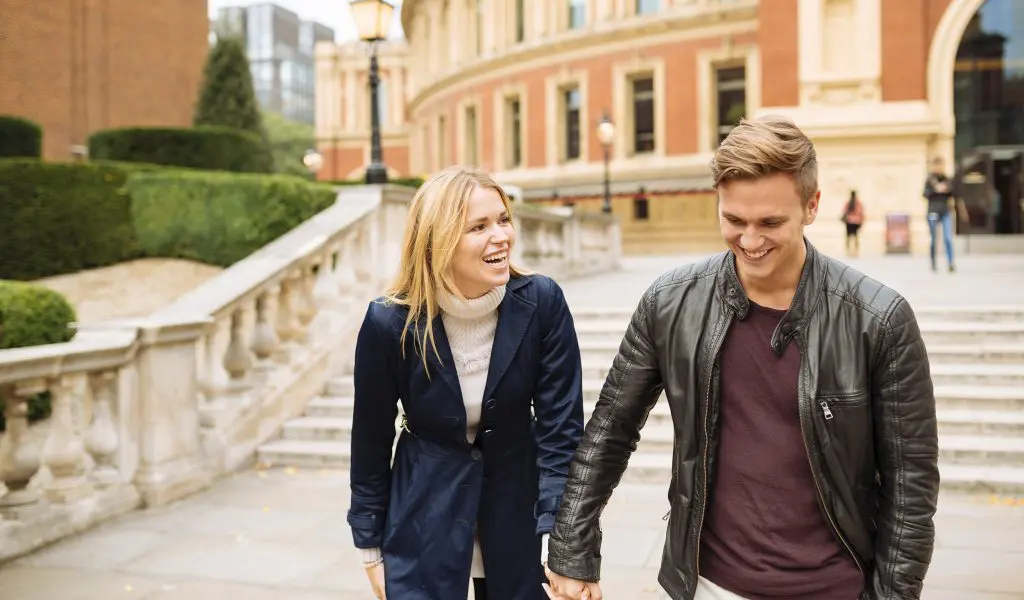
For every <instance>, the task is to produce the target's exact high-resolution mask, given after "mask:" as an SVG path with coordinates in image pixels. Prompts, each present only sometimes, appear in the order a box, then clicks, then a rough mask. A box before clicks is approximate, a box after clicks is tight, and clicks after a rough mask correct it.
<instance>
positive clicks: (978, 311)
mask: <svg viewBox="0 0 1024 600" xmlns="http://www.w3.org/2000/svg"><path fill="white" fill-rule="evenodd" d="M635 309H636V307H635V306H580V307H576V308H571V311H572V316H573V319H574V320H575V321H577V322H579V321H588V320H595V319H597V320H601V319H610V320H618V321H620V322H621V323H623V324H625V323H627V322H629V319H630V318H631V317H632V316H633V311H634V310H635ZM914 314H915V316H916V317H917V320H918V321H970V322H974V321H981V322H996V323H1000V322H1018V323H1019V322H1021V321H1024V305H1022V306H1008V305H994V306H970V305H968V306H924V307H916V306H915V307H914Z"/></svg>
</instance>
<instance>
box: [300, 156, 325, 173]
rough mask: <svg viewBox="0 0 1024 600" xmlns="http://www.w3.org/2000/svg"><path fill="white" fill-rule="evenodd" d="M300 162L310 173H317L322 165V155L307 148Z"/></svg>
mask: <svg viewBox="0 0 1024 600" xmlns="http://www.w3.org/2000/svg"><path fill="white" fill-rule="evenodd" d="M302 163H303V164H304V165H306V168H307V169H309V172H310V173H317V172H319V171H320V168H321V167H323V166H324V157H323V156H321V154H320V153H319V152H317V151H316V150H307V151H306V154H305V156H303V157H302Z"/></svg>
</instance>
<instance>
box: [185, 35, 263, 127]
mask: <svg viewBox="0 0 1024 600" xmlns="http://www.w3.org/2000/svg"><path fill="white" fill-rule="evenodd" d="M193 124H194V125H197V126H199V125H222V126H225V127H235V128H237V129H244V130H247V131H252V132H254V133H256V134H257V135H259V136H260V137H261V138H263V139H264V140H266V138H267V134H266V131H265V130H264V128H263V118H262V116H261V114H260V108H259V105H258V104H257V102H256V92H255V91H254V90H253V85H252V73H250V71H249V58H248V57H247V56H246V55H245V44H244V42H243V41H242V39H241V38H239V37H237V36H231V35H225V36H220V37H219V38H218V39H217V44H216V45H215V46H214V47H213V49H212V50H210V55H209V57H208V58H207V61H206V67H205V68H204V70H203V87H202V90H201V91H200V94H199V100H198V102H197V103H196V111H195V117H194V119H193Z"/></svg>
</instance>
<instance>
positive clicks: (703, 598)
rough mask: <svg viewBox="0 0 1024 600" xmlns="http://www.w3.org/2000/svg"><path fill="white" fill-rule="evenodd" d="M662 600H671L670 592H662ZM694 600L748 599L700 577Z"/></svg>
mask: <svg viewBox="0 0 1024 600" xmlns="http://www.w3.org/2000/svg"><path fill="white" fill-rule="evenodd" d="M661 598H662V600H671V599H670V598H669V596H668V594H665V593H662V595H661ZM693 600H746V599H745V598H743V596H737V595H736V594H734V593H732V592H730V591H729V590H727V589H724V588H721V587H719V586H717V585H715V584H714V583H712V582H710V581H708V580H707V579H704V578H703V577H699V578H698V579H697V593H696V595H694V597H693Z"/></svg>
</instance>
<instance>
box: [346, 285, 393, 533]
mask: <svg viewBox="0 0 1024 600" xmlns="http://www.w3.org/2000/svg"><path fill="white" fill-rule="evenodd" d="M385 310H386V309H385V308H384V307H383V306H382V305H380V304H378V303H377V302H376V301H375V302H372V303H371V304H370V307H369V308H368V309H367V311H366V317H365V318H364V319H363V324H362V326H361V327H360V329H359V335H358V338H357V340H356V355H355V375H354V379H355V382H354V383H355V405H354V407H353V413H352V456H351V466H350V474H349V485H350V489H351V492H352V497H351V504H350V505H349V511H348V524H349V526H350V527H351V528H352V538H353V541H354V543H355V546H356V547H357V548H376V547H379V546H380V545H381V539H382V538H383V536H384V522H385V516H386V513H387V507H388V495H389V491H390V486H391V449H392V444H393V443H394V440H395V419H396V418H397V417H398V387H397V385H398V384H397V379H396V374H397V373H396V371H397V369H396V365H395V364H394V356H395V353H394V348H393V346H392V343H391V342H392V341H391V340H390V339H388V338H387V337H386V336H385V335H384V332H383V331H381V326H382V323H381V322H380V321H381V320H383V319H382V315H383V314H384V311H385Z"/></svg>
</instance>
